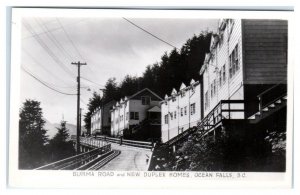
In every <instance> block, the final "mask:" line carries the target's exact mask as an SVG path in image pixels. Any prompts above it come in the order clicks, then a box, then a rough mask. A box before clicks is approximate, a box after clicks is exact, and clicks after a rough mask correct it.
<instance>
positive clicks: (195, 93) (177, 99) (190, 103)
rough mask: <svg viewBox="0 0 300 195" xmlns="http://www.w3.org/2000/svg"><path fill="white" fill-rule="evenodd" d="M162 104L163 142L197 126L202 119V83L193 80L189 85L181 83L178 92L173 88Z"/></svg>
mask: <svg viewBox="0 0 300 195" xmlns="http://www.w3.org/2000/svg"><path fill="white" fill-rule="evenodd" d="M160 104H161V117H162V119H161V120H162V125H161V131H162V132H161V133H162V142H166V141H168V140H170V139H172V138H173V137H175V136H177V135H178V134H180V133H182V132H183V131H185V130H187V129H189V128H192V127H195V126H197V123H198V122H199V121H200V119H201V85H200V83H199V81H197V82H195V81H194V80H192V81H191V82H190V85H189V86H185V84H184V83H182V84H181V87H180V90H179V91H178V92H177V91H176V90H175V89H173V90H172V93H171V95H170V97H168V96H167V95H166V96H165V99H164V100H163V101H162V102H161V103H160Z"/></svg>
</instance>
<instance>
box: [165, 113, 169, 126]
mask: <svg viewBox="0 0 300 195" xmlns="http://www.w3.org/2000/svg"><path fill="white" fill-rule="evenodd" d="M168 119H169V118H168V115H167V114H166V115H165V124H168Z"/></svg>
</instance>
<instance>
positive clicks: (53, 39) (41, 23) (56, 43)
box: [35, 18, 74, 61]
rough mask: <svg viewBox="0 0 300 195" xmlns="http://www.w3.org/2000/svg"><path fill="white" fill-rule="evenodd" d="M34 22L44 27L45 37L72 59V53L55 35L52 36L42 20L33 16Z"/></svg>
mask: <svg viewBox="0 0 300 195" xmlns="http://www.w3.org/2000/svg"><path fill="white" fill-rule="evenodd" d="M35 20H36V22H37V23H38V24H39V25H40V26H41V27H44V29H46V35H47V37H48V38H49V39H50V40H51V41H52V42H53V43H54V45H55V46H56V47H57V48H58V49H59V50H61V51H62V53H63V54H65V56H67V57H68V58H69V60H71V61H72V60H73V59H74V57H72V55H71V54H70V53H69V52H68V51H67V50H66V49H65V48H64V47H63V46H62V45H61V44H60V42H59V41H58V40H57V39H56V37H55V36H54V34H53V33H52V32H51V31H49V29H48V27H47V25H46V24H44V23H43V21H42V20H41V21H42V22H39V21H38V19H37V18H35Z"/></svg>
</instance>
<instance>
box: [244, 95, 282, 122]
mask: <svg viewBox="0 0 300 195" xmlns="http://www.w3.org/2000/svg"><path fill="white" fill-rule="evenodd" d="M286 105H287V94H284V95H282V96H280V97H278V98H276V99H275V100H273V101H272V102H270V103H269V104H267V105H266V106H264V107H262V108H261V109H260V110H259V111H258V112H257V113H255V114H253V115H252V116H250V117H249V118H248V119H249V122H250V123H251V124H257V123H259V122H260V121H261V120H263V119H265V118H267V117H268V116H270V115H272V114H274V113H276V112H277V111H279V110H281V109H282V108H284V107H286Z"/></svg>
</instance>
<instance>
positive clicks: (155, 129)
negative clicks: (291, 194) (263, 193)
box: [9, 8, 295, 189]
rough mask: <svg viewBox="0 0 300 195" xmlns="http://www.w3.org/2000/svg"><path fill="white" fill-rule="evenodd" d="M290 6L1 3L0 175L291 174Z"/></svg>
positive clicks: (261, 183) (261, 182) (137, 179)
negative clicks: (3, 116)
mask: <svg viewBox="0 0 300 195" xmlns="http://www.w3.org/2000/svg"><path fill="white" fill-rule="evenodd" d="M291 16H292V12H276V11H273V12H267V11H260V12H258V11H256V12H255V11H248V12H246V11H244V12H243V11H204V10H189V11H187V10H185V11H183V10H126V9H125V10H124V9H123V10H118V9H114V10H109V9H66V8H61V9H57V8H13V9H12V18H11V20H12V21H11V29H12V31H11V32H12V35H11V37H12V40H11V48H12V50H11V95H10V97H11V100H10V109H11V110H10V114H11V115H10V130H9V139H10V140H9V186H10V187H25V188H32V187H35V188H36V187H38V188H44V187H47V188H75V187H76V188H189V189H191V188H219V187H226V188H228V187H233V188H241V187H247V188H249V187H267V188H270V187H272V188H274V187H276V188H289V187H291V185H292V171H293V170H292V146H293V143H292V140H293V137H292V135H293V125H292V120H293V90H292V88H293V76H292V74H291V71H292V69H293V63H292V62H293V57H294V50H293V48H294V46H293V41H292V40H293V36H294V35H293V30H292V27H293V25H295V24H294V21H293V20H292V19H291V18H292V17H291Z"/></svg>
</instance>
